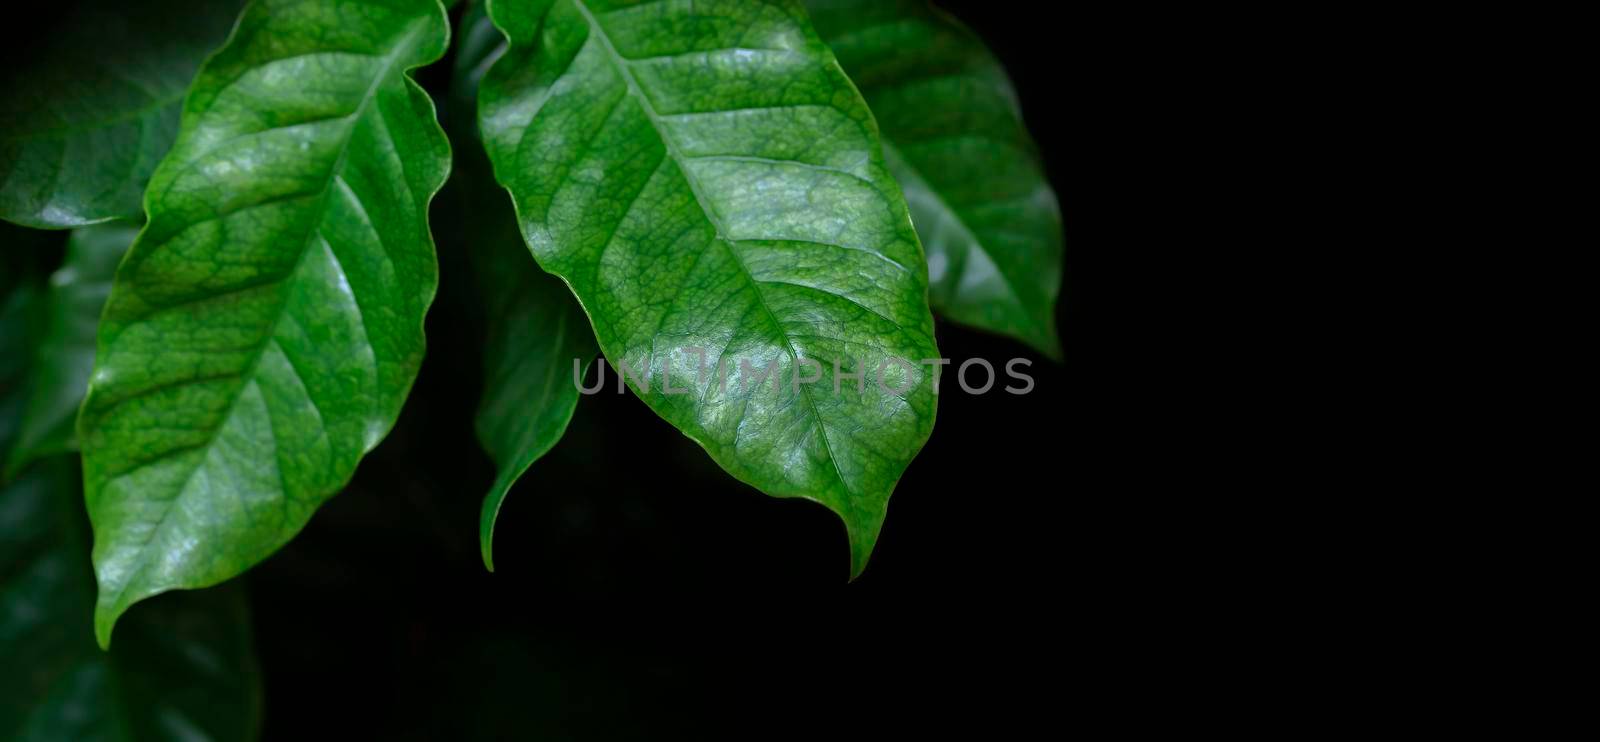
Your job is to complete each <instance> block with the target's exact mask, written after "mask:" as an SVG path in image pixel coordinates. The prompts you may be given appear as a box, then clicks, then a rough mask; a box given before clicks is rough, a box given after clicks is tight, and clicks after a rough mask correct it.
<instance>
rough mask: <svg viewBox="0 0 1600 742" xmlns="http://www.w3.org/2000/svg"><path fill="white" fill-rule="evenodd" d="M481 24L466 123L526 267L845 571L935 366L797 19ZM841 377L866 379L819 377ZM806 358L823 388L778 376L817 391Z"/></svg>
mask: <svg viewBox="0 0 1600 742" xmlns="http://www.w3.org/2000/svg"><path fill="white" fill-rule="evenodd" d="M489 14H490V16H491V18H492V19H493V20H494V22H495V24H496V25H497V26H498V27H499V28H500V29H501V30H502V31H503V32H505V34H506V36H507V38H508V39H509V41H510V48H509V49H508V50H507V52H506V53H505V55H504V56H502V57H501V58H500V59H499V60H498V61H497V62H496V63H495V65H494V67H493V68H492V69H491V70H489V72H488V73H487V74H486V76H485V77H484V80H483V85H482V89H481V92H480V95H479V124H480V128H481V130H482V133H483V137H484V140H485V145H486V147H487V149H488V152H489V155H490V159H491V161H492V162H493V163H494V168H495V175H496V177H497V179H498V180H499V181H500V182H501V184H502V185H504V186H505V187H506V189H507V190H508V191H510V192H511V194H512V199H513V201H514V203H515V205H516V208H517V213H518V218H519V219H520V221H521V226H522V231H523V235H524V237H525V239H526V240H527V242H528V244H529V246H530V247H531V248H532V250H533V253H534V255H535V256H536V257H537V258H538V260H539V263H540V264H541V265H542V266H543V267H544V268H545V269H546V270H548V271H550V272H552V273H555V274H556V275H558V276H560V277H561V278H562V279H564V280H565V281H566V282H567V284H568V285H569V286H570V287H571V289H572V291H573V292H574V293H575V294H576V296H577V297H578V300H579V301H580V302H581V304H582V305H583V308H584V310H585V311H586V312H587V313H588V316H589V319H590V320H591V322H592V324H593V326H594V329H595V334H596V336H597V339H598V340H599V344H600V347H601V349H602V350H603V351H604V353H605V355H606V357H607V358H608V359H609V360H610V361H611V362H612V365H614V366H618V367H621V366H622V365H623V364H626V365H627V367H628V368H630V369H633V370H634V372H635V374H636V377H634V378H630V380H629V384H630V386H631V387H632V388H633V390H634V392H635V393H636V394H637V395H638V396H639V397H640V398H641V399H643V400H644V401H645V403H646V404H648V405H649V406H650V407H651V408H652V409H654V410H655V411H656V412H657V413H658V414H660V415H661V416H662V417H663V418H665V419H666V420H668V421H669V422H671V423H672V424H673V425H674V426H676V427H677V428H678V429H680V430H681V431H683V432H684V433H685V434H686V435H688V436H689V437H690V438H691V439H693V440H695V441H696V442H697V443H699V444H700V445H701V446H702V447H704V448H705V449H706V450H707V451H708V452H709V453H710V454H711V456H712V458H714V459H715V460H716V461H717V462H718V463H719V464H720V465H721V466H722V467H723V468H724V469H726V470H727V471H729V472H730V473H731V474H733V475H734V476H735V477H737V478H739V479H740V480H742V481H744V482H747V483H749V484H751V485H753V486H755V487H757V488H758V489H760V490H762V491H764V492H766V493H768V494H771V495H775V496H780V497H805V498H809V499H812V500H815V501H817V502H820V503H822V504H824V505H826V506H827V507H829V508H830V509H832V510H833V511H834V512H836V513H838V514H839V515H840V517H841V518H842V519H843V520H844V524H845V527H846V530H847V532H848V534H849V536H850V543H851V557H852V558H851V574H852V575H855V574H859V572H860V571H861V569H862V568H863V567H864V566H865V564H866V560H867V557H868V555H869V554H870V553H871V550H872V545H873V543H874V542H875V541H876V539H877V534H878V530H879V528H880V527H881V525H882V521H883V517H884V514H885V512H886V509H887V505H888V499H889V495H890V493H891V492H892V490H893V489H894V485H895V483H896V482H897V481H898V480H899V478H900V475H901V473H902V472H903V471H904V470H905V467H906V466H907V464H908V463H909V462H910V460H911V458H912V457H913V456H915V454H916V452H917V451H918V450H919V449H920V448H921V446H922V444H923V443H924V442H926V440H927V437H928V434H929V433H930V431H931V430H932V426H933V420H934V407H935V405H934V402H935V398H934V394H933V390H932V385H931V374H928V373H925V372H926V369H927V367H926V366H920V365H917V364H918V363H919V361H920V360H921V359H932V358H936V357H937V355H938V351H937V349H936V347H935V345H934V341H933V329H932V318H931V316H930V314H929V311H928V305H927V277H926V268H925V262H924V259H923V255H922V250H921V247H920V246H919V245H918V242H917V238H916V234H915V232H914V231H913V229H912V227H911V223H910V218H909V216H908V214H907V211H906V206H905V202H904V200H903V199H902V197H901V195H900V191H899V188H898V186H897V185H896V184H895V182H894V180H893V179H892V177H891V176H890V175H889V173H888V171H887V169H886V168H885V166H884V162H883V156H882V153H881V151H880V147H879V142H878V136H877V129H876V126H875V125H874V123H873V120H872V116H871V114H870V113H869V112H868V110H867V107H866V104H865V103H864V102H863V101H862V99H861V97H860V95H858V94H857V92H856V90H855V88H854V87H853V86H852V85H851V83H850V81H849V80H848V79H847V78H846V77H845V76H844V73H843V71H842V70H840V69H839V67H838V65H837V64H836V63H835V61H834V59H833V56H832V54H831V53H830V52H829V51H828V49H827V47H826V46H825V45H823V44H822V42H821V40H820V39H818V38H817V36H816V34H815V32H814V31H812V29H811V27H810V25H809V22H808V21H807V20H806V16H805V11H804V9H803V8H802V7H801V6H800V5H799V3H797V2H770V3H753V2H740V1H736V0H724V1H721V2H719V1H716V0H700V1H698V2H693V3H691V2H687V0H679V1H676V2H671V1H669V2H659V3H648V4H636V3H621V2H596V1H593V0H591V1H588V2H585V1H583V0H555V1H554V2H550V1H543V2H540V1H535V0H521V1H515V0H513V1H510V2H502V1H501V0H492V1H491V2H490V3H489ZM702 358H703V359H704V360H703V361H702V360H701V359H702ZM889 358H897V359H902V360H903V361H905V362H907V364H908V365H909V367H907V366H903V365H899V364H895V363H889V364H888V365H887V367H886V369H885V371H884V380H885V382H886V384H885V385H884V386H880V385H879V384H878V383H877V378H876V371H877V369H878V368H879V367H880V364H882V363H884V362H886V361H887V359H889ZM741 361H743V362H744V364H741V363H740V362H741ZM836 361H837V362H838V363H839V368H840V370H842V371H843V373H844V374H847V375H848V374H850V373H852V372H855V371H861V372H864V373H865V375H866V379H865V383H864V384H858V382H856V381H855V380H853V379H839V380H836V379H835V366H834V364H835V362H836ZM803 362H814V363H816V364H817V366H820V380H819V381H817V382H815V383H811V384H798V385H797V384H796V383H795V371H796V370H797V369H799V370H801V371H802V373H803V374H804V378H805V379H808V380H809V379H811V378H812V377H813V376H814V375H815V374H816V369H815V368H814V367H810V366H809V365H803ZM719 366H722V367H725V368H726V369H727V370H726V373H725V379H726V382H725V383H719V381H718V377H719V374H718V373H717V369H718V368H719ZM769 366H770V367H771V368H773V369H774V370H773V371H772V372H771V376H769V377H767V379H768V380H767V381H766V382H757V378H759V377H762V375H763V374H762V370H763V369H765V368H768V367H769ZM702 371H704V372H705V373H701V372H702ZM774 379H776V380H777V383H773V380H774ZM836 381H838V382H839V383H837V384H836V383H835V382H836ZM836 387H837V388H838V391H835V389H836ZM885 387H887V388H885Z"/></svg>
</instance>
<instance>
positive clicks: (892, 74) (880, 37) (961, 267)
mask: <svg viewBox="0 0 1600 742" xmlns="http://www.w3.org/2000/svg"><path fill="white" fill-rule="evenodd" d="M806 4H807V6H808V7H809V8H810V10H811V14H812V18H813V19H814V21H815V23H816V25H817V31H818V32H819V33H821V34H822V38H823V39H824V40H826V41H827V42H828V44H829V45H830V46H832V47H833V51H834V53H835V54H837V55H838V56H839V63H840V64H842V65H844V69H845V72H848V73H850V78H851V79H852V80H854V81H855V83H856V85H857V86H859V87H860V88H861V94H862V95H864V96H866V99H867V103H868V104H870V105H871V106H872V113H873V115H874V116H876V117H877V119H878V126H879V127H881V128H882V130H883V139H884V145H883V150H884V154H885V155H886V156H887V157H888V161H889V169H890V171H891V172H893V173H894V175H895V177H896V178H897V179H899V181H900V186H901V187H902V188H904V189H905V195H906V202H907V203H909V204H910V205H911V216H912V219H913V220H915V221H916V224H917V234H918V235H919V236H921V237H922V245H923V247H924V248H925V249H926V250H927V252H928V273H929V289H930V291H929V298H930V300H931V301H932V302H933V308H934V310H935V311H937V312H938V313H939V314H940V315H942V316H944V317H948V318H950V319H952V320H955V321H957V322H961V323H963V324H967V325H972V326H973V327H978V328H982V329H985V330H989V331H992V332H998V333H1002V334H1005V335H1010V336H1012V337H1015V338H1019V339H1021V340H1023V341H1024V342H1026V343H1028V344H1029V345H1031V346H1033V347H1035V348H1037V349H1039V350H1040V351H1041V352H1043V353H1045V354H1046V355H1048V356H1050V357H1051V358H1056V359H1060V358H1061V344H1060V341H1059V340H1058V339H1057V338H1056V327H1055V303H1056V295H1057V294H1058V293H1059V292H1060V290H1061V244H1062V239H1061V212H1060V209H1059V207H1058V206H1057V205H1056V196H1055V192H1054V191H1052V190H1051V189H1050V184H1049V183H1048V182H1046V180H1045V177H1044V171H1043V168H1042V166H1041V165H1040V163H1039V158H1038V155H1037V153H1036V151H1035V149H1034V144H1033V139H1032V138H1031V137H1029V136H1028V131H1027V129H1026V128H1025V127H1024V126H1023V123H1022V114H1021V112H1020V111H1019V109H1018V107H1017V97H1016V92H1015V91H1014V90H1012V88H1011V81H1010V80H1009V79H1008V78H1007V77H1006V72H1005V70H1004V69H1002V68H1001V67H1000V64H999V62H997V61H995V59H994V56H993V55H991V54H990V53H989V51H988V50H987V49H985V48H984V46H983V43H982V42H981V41H979V40H978V38H977V37H976V36H974V35H973V33H972V32H971V31H969V30H968V29H967V28H966V27H965V26H963V25H961V23H960V22H958V21H956V20H955V19H954V18H951V17H950V16H948V15H946V14H944V13H942V12H940V11H937V10H935V9H933V8H931V7H929V5H928V3H927V2H924V1H923V0H806Z"/></svg>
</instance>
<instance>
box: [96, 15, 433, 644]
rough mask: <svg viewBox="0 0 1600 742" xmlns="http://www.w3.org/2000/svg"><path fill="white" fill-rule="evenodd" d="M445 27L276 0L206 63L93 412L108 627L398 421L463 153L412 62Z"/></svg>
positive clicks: (261, 528)
mask: <svg viewBox="0 0 1600 742" xmlns="http://www.w3.org/2000/svg"><path fill="white" fill-rule="evenodd" d="M447 37H448V26H447V21H446V17H445V14H444V10H443V8H442V7H441V6H440V5H439V3H438V2H437V0H257V2H254V3H252V4H251V5H250V6H249V7H248V8H246V10H245V11H244V14H243V16H242V17H241V18H240V20H239V24H238V26H237V28H236V29H235V31H234V33H233V35H232V37H231V38H230V39H229V41H228V43H227V44H226V46H224V47H223V48H222V49H221V50H220V51H218V52H217V54H216V55H215V56H213V57H212V58H211V59H210V60H208V61H207V63H206V64H205V66H204V67H203V68H202V70H201V72H200V74H199V76H198V77H197V79H196V81H195V83H194V87H193V89H192V90H191V92H190V94H189V97H188V99H187V101H186V103H185V108H184V112H183V122H182V126H181V128H180V131H179V134H178V137H177V141H176V142H175V144H174V145H173V148H172V151H171V152H170V153H168V155H167V157H166V159H164V160H163V161H162V163H161V165H160V166H159V167H158V168H157V169H156V171H155V174H154V175H153V176H152V178H151V182H150V188H149V191H148V194H147V196H146V203H145V207H146V211H147V212H148V215H149V222H148V224H147V225H146V226H145V228H144V230H143V232H141V233H140V235H139V238H138V240H137V241H136V242H135V243H134V245H133V247H132V248H131V249H130V251H129V254H128V256H127V258H126V259H125V260H124V261H123V263H122V265H121V267H120V268H119V269H118V271H117V276H116V281H115V285H114V287H113V289H112V292H111V297H110V299H109V300H108V302H107V306H106V310H105V314H104V317H103V319H102V322H101V327H100V334H99V344H98V353H97V357H96V367H95V371H94V374H93V376H92V378H91V385H90V388H89V394H88V397H87V399H86V400H85V402H84V406H83V410H82V413H81V415H80V418H79V428H78V433H79V436H78V437H79V440H80V442H81V445H82V447H83V452H84V479H85V482H84V485H85V498H86V499H87V501H88V506H89V513H90V517H91V519H92V521H93V523H94V529H95V545H94V562H95V570H96V574H97V576H98V578H99V582H100V596H99V602H98V605H97V607H96V620H95V628H96V633H97V634H98V636H99V638H100V641H101V643H102V644H107V643H109V640H110V632H111V628H112V625H113V624H114V622H115V621H116V618H117V616H118V615H120V614H121V613H122V612H123V611H124V610H126V609H127V607H128V606H129V605H131V604H132V603H134V602H135V601H138V600H140V599H142V598H145V597H148V596H150V595H154V594H156V593H160V592H163V591H166V590H170V589H173V588H193V587H203V586H207V585H212V584H216V583H218V582H221V581H222V580H225V579H228V578H230V577H233V576H234V575H237V574H239V573H240V572H242V571H244V570H245V569H247V568H249V567H250V566H251V565H253V564H255V563H256V562H258V561H260V560H261V559H263V558H265V557H266V556H267V555H268V554H270V553H271V552H272V551H274V550H275V549H277V548H278V547H279V546H281V545H283V544H284V543H285V542H287V541H288V540H289V539H290V538H291V537H293V535H294V534H295V533H297V532H298V531H299V530H300V528H301V527H302V526H304V524H305V523H306V521H307V519H308V518H309V517H310V516H311V514H312V512H313V511H314V510H315V509H316V508H317V506H319V505H320V504H321V503H322V502H323V501H324V500H326V499H327V498H328V497H331V496H332V495H333V494H335V493H336V492H338V491H339V490H340V489H341V488H342V487H343V486H344V485H345V483H346V482H348V481H349V479H350V477H351V475H352V474H353V473H354V470H355V467H356V464H357V462H358V461H359V460H360V459H361V457H362V456H363V455H364V454H365V453H366V452H367V451H370V450H371V449H372V447H373V446H375V445H377V443H378V441H379V440H381V439H382V438H383V437H384V435H385V434H387V432H388V430H389V428H390V427H391V426H392V425H393V424H394V421H395V418H396V417H397V415H398V414H399V411H400V407H401V405H402V404H403V402H404V400H405V398H406V395H407V394H408V392H409V390H410V387H411V384H412V382H413V381H414V379H415V377H416V372H417V369H418V366H419V365H420V363H421V360H422V355H423V346H424V341H423V334H422V326H423V318H424V315H425V314H426V312H427V309H428V306H429V304H430V303H431V302H432V300H433V295H434V290H435V287H436V285H437V282H438V268H437V263H436V259H435V256H434V252H433V242H432V239H431V237H430V236H429V233H428V222H427V212H428V204H429V201H430V200H431V199H432V197H433V194H434V193H435V192H436V191H438V189H439V187H440V186H441V185H442V184H443V182H444V180H445V177H446V175H447V174H448V171H449V146H448V144H447V143H446V141H445V138H444V133H443V132H442V131H441V130H440V129H439V126H438V123H437V122H436V120H435V114H434V110H433V104H432V102H431V101H430V100H429V98H428V96H427V95H426V94H425V93H424V92H423V91H422V90H421V88H420V87H418V86H417V85H416V83H414V82H413V81H412V80H411V79H410V77H409V76H408V75H407V71H408V70H411V69H413V68H415V67H418V66H421V65H424V64H427V63H429V62H431V61H433V60H435V59H437V58H439V56H440V55H442V54H443V52H444V49H445V46H446V44H447Z"/></svg>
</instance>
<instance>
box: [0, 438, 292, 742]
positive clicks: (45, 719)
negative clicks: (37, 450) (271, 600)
mask: <svg viewBox="0 0 1600 742" xmlns="http://www.w3.org/2000/svg"><path fill="white" fill-rule="evenodd" d="M76 463H77V461H76V459H75V458H73V457H54V458H50V459H45V460H42V461H39V462H38V463H36V464H34V465H33V466H31V467H30V468H29V469H28V470H27V471H26V472H25V473H24V474H23V475H22V476H21V477H20V478H18V479H17V480H16V481H15V482H14V483H12V484H11V485H10V486H8V487H6V488H4V489H3V490H0V533H3V534H4V538H3V539H0V664H3V666H4V668H5V670H4V671H3V672H0V739H7V740H17V742H23V741H24V740H41V741H45V740H49V741H50V742H54V741H55V740H88V739H95V740H99V739H104V740H175V741H176V740H185V741H187V740H207V739H211V740H250V739H254V738H255V737H256V733H257V729H258V727H259V725H260V717H261V712H260V709H261V687H260V674H259V672H258V670H257V667H256V660H255V655H254V653H253V651H252V649H251V632H250V616H249V612H248V610H247V608H246V605H245V600H244V594H243V591H242V590H240V589H239V588H238V587H237V586H232V585H230V586H226V587H222V588H217V589H214V590H206V591H204V592H199V593H186V594H180V595H170V596H166V597H163V598H161V599H160V600H156V601H152V602H151V603H149V604H148V605H145V606H140V607H139V609H138V610H135V611H133V612H132V613H131V614H129V616H128V620H127V627H126V628H125V629H124V630H123V632H122V634H123V635H122V636H121V638H120V639H119V640H118V642H117V648H116V649H115V650H113V651H111V652H109V653H106V652H102V651H100V650H99V649H98V648H97V647H96V646H95V643H94V639H93V633H92V632H93V627H92V625H91V624H92V621H91V616H92V615H93V612H92V610H91V607H92V606H93V605H94V571H93V569H91V567H90V566H89V543H88V539H87V535H88V534H87V523H85V522H84V517H83V508H82V504H81V503H82V500H81V499H80V498H79V493H78V486H77V477H76V474H75V472H74V469H75V468H76Z"/></svg>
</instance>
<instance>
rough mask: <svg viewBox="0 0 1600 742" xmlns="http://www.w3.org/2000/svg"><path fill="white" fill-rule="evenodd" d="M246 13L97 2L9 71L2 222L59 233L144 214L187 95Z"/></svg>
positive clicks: (215, 2) (169, 3)
mask: <svg viewBox="0 0 1600 742" xmlns="http://www.w3.org/2000/svg"><path fill="white" fill-rule="evenodd" d="M242 5H243V2H242V0H139V2H129V1H128V0H90V1H89V2H85V3H79V4H77V5H76V6H75V7H73V8H72V9H71V11H70V12H69V13H67V14H66V15H65V16H63V17H61V18H58V19H55V21H54V26H53V28H50V29H49V32H48V34H47V38H48V42H47V44H46V45H45V46H44V47H43V48H41V49H38V50H30V51H29V52H28V53H27V54H24V55H19V58H18V60H17V62H18V64H17V65H16V66H9V67H8V68H7V69H5V70H0V219H7V220H10V221H13V222H17V223H19V224H24V225H27V226H30V227H35V228H39V229H53V228H61V227H73V226H79V225H84V224H92V223H96V222H103V221H107V220H110V219H118V218H133V217H137V216H138V215H139V205H140V197H141V195H142V194H143V193H144V186H145V182H146V181H147V180H149V178H150V173H151V171H152V170H154V169H155V167H156V163H157V162H159V161H160V160H161V156H162V155H163V154H165V153H166V151H167V148H168V147H169V146H171V145H172V140H173V138H174V137H175V136H176V135H177V132H178V114H179V111H180V110H181V109H182V108H183V96H184V92H185V91H186V90H187V89H188V87H189V82H190V81H191V80H192V79H194V74H195V70H198V69H199V68H200V63H201V62H202V61H203V60H204V59H205V57H206V55H207V54H209V53H211V50H213V49H215V48H216V47H217V46H218V45H220V44H221V43H222V41H223V39H224V38H225V37H226V36H227V34H228V29H229V28H230V27H231V26H232V24H233V20H234V18H235V17H236V16H237V15H238V11H239V8H240V7H241V6H242ZM14 22H20V21H18V20H14Z"/></svg>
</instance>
